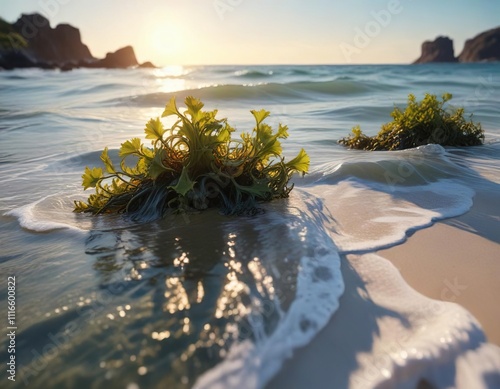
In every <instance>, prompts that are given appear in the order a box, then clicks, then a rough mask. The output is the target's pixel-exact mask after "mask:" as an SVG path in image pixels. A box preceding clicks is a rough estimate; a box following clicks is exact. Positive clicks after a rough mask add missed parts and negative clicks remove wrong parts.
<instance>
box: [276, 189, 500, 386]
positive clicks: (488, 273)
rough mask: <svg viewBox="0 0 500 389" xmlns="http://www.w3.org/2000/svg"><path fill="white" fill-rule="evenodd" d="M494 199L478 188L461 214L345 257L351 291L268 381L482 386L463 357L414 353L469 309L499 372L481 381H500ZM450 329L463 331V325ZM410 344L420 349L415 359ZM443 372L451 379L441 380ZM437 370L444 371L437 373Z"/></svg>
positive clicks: (476, 339) (499, 248)
mask: <svg viewBox="0 0 500 389" xmlns="http://www.w3.org/2000/svg"><path fill="white" fill-rule="evenodd" d="M497 199H498V195H496V194H495V193H492V192H481V191H479V192H478V193H476V196H475V197H474V205H473V207H472V209H471V210H470V211H469V212H467V213H466V214H464V215H462V216H459V217H456V218H451V219H447V220H444V221H442V222H438V223H436V224H434V225H433V226H431V227H429V228H425V229H422V230H419V231H417V232H415V233H414V234H413V235H412V236H410V237H409V238H408V239H407V241H406V242H404V243H403V244H400V245H398V246H395V247H392V248H389V249H386V250H381V251H379V252H377V253H376V254H377V255H375V254H366V255H348V256H346V257H344V258H343V259H344V260H343V263H342V273H343V276H344V280H345V284H346V291H345V292H344V295H343V296H342V298H341V302H340V307H341V308H340V309H339V311H337V312H336V313H335V315H334V317H333V318H332V319H331V320H330V322H329V324H328V325H327V326H326V327H325V328H324V329H323V330H322V331H321V332H320V333H319V334H318V336H317V337H316V338H315V339H314V340H313V342H311V344H310V345H309V346H307V347H305V348H303V349H300V350H297V351H296V352H295V353H294V355H293V357H292V358H290V359H289V360H288V361H287V362H286V363H285V365H284V368H283V369H282V370H281V372H280V373H279V374H278V375H277V376H276V377H275V378H274V380H273V381H271V382H270V384H269V385H268V386H267V387H268V388H273V389H274V388H305V387H307V388H346V387H350V388H365V387H366V388H370V387H377V388H378V387H384V388H393V387H394V388H396V387H397V388H400V387H404V388H415V387H417V388H429V387H431V388H432V387H443V386H442V385H445V386H446V385H450V384H451V385H452V386H453V387H455V385H457V387H463V388H470V387H476V386H475V385H476V384H477V381H475V380H476V379H483V378H481V377H480V372H478V371H476V372H473V374H472V375H469V376H467V374H466V372H465V370H467V369H466V368H464V366H463V365H462V368H457V369H456V370H457V371H456V372H455V368H456V367H459V366H460V365H461V364H462V362H461V359H463V357H462V356H460V357H458V358H457V359H456V360H455V361H453V357H452V352H450V350H449V349H447V348H446V347H444V348H443V350H444V354H443V355H441V357H437V363H436V364H435V365H434V366H432V365H431V366H429V365H427V366H426V365H425V364H423V363H419V361H422V360H425V359H426V355H418V349H419V344H420V345H422V344H423V343H425V338H426V336H428V335H430V334H431V335H430V336H434V337H436V336H441V333H442V332H443V330H444V328H443V322H442V320H440V318H443V317H444V318H445V320H444V321H445V322H446V321H448V323H449V325H450V328H454V330H455V331H456V330H457V328H459V327H460V324H459V323H460V322H461V320H463V321H465V319H466V318H467V315H469V313H468V312H470V313H471V314H472V315H473V316H474V317H475V318H476V319H477V321H478V322H477V323H478V325H480V326H481V327H482V329H483V330H484V332H485V334H486V336H487V341H488V342H491V343H493V344H491V343H485V339H484V338H482V337H483V334H482V333H481V331H480V329H479V328H476V329H475V330H474V331H472V333H474V334H475V335H474V336H472V337H469V336H466V337H464V338H465V339H466V341H468V342H471V343H473V344H474V346H473V347H474V348H475V349H476V350H478V349H480V348H483V350H482V351H483V356H484V355H489V356H490V357H491V359H490V361H491V365H490V366H489V367H488V368H489V369H490V370H493V371H494V372H496V373H494V374H490V375H484V377H486V376H487V377H488V378H484V379H485V382H481V384H486V385H488V387H498V386H497V385H500V375H499V373H498V372H500V366H498V360H499V358H498V356H499V355H500V349H499V348H498V347H497V345H498V344H500V330H499V328H498V323H499V321H500V309H499V308H498V303H497V302H496V298H495V296H498V295H500V285H499V284H498V279H499V277H500V262H499V261H498V260H499V258H500V244H499V241H500V235H499V234H498V221H499V219H500V207H499V204H498V200H497ZM381 257H384V258H385V259H383V258H381ZM386 259H388V260H390V262H389V261H387V260H386ZM374 263H377V265H376V266H375V265H374ZM392 265H394V266H392ZM396 268H397V269H396ZM398 270H399V271H398ZM455 303H457V304H460V306H459V305H457V304H455ZM461 307H464V308H465V309H462V308H461ZM415 328H418V330H417V331H415ZM454 330H451V332H452V333H453V331H454ZM462 330H464V329H462ZM411 331H415V332H414V333H411ZM444 332H445V333H449V332H448V331H447V330H444ZM458 332H460V330H459V331H458ZM453 334H454V336H459V337H460V335H457V332H454V333H453ZM419 337H420V339H418V338H419ZM422 342H423V343H422ZM405 350H410V353H411V351H414V352H415V353H416V355H414V356H413V357H414V358H413V359H412V356H411V355H408V352H407V351H405ZM443 350H434V351H433V352H432V353H431V354H433V356H434V357H436V354H434V353H437V354H439V353H443ZM447 353H448V354H447ZM398 355H399V356H400V357H401V363H396V364H395V366H394V364H392V365H391V362H390V359H395V360H397V356H398ZM395 356H396V358H395ZM439 362H441V363H439ZM469 362H470V360H469ZM485 368H486V367H485ZM444 372H447V373H446V374H444ZM469 373H470V371H469ZM439 374H440V375H441V376H439ZM446 375H449V377H448V382H446V378H443V377H444V376H446ZM473 376H476V378H472V377H473ZM415 377H425V378H424V379H416V378H415ZM433 377H439V378H436V380H433ZM469 379H471V381H468V380H469ZM471 385H472V386H471ZM446 387H448V386H446Z"/></svg>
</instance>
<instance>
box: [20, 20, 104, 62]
mask: <svg viewBox="0 0 500 389" xmlns="http://www.w3.org/2000/svg"><path fill="white" fill-rule="evenodd" d="M12 27H13V28H14V30H15V31H16V32H17V33H18V34H20V35H21V36H22V37H23V38H24V39H26V41H27V43H28V46H27V47H26V48H24V49H22V51H24V53H25V54H26V55H27V56H28V57H29V58H31V59H32V60H33V61H34V62H45V63H48V64H54V65H60V64H63V63H66V62H70V61H81V60H87V61H90V60H93V59H94V57H93V56H92V54H90V50H89V48H88V47H87V46H86V45H84V44H83V43H82V40H81V36H80V31H79V30H78V29H77V28H75V27H73V26H70V25H69V24H59V25H58V26H56V28H52V27H51V26H50V23H49V20H48V19H46V18H45V17H43V16H42V15H39V14H23V15H21V17H20V18H19V19H18V20H17V21H16V22H15V23H13V25H12Z"/></svg>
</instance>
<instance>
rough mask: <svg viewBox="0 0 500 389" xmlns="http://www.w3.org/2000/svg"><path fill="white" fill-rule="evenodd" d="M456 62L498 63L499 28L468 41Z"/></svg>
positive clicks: (499, 46) (499, 50) (499, 58)
mask: <svg viewBox="0 0 500 389" xmlns="http://www.w3.org/2000/svg"><path fill="white" fill-rule="evenodd" d="M458 60H459V61H460V62H482V61H500V27H497V28H493V29H491V30H488V31H485V32H483V33H481V34H479V35H477V36H475V37H474V38H472V39H468V40H467V41H466V42H465V46H464V49H463V51H462V53H460V55H459V56H458Z"/></svg>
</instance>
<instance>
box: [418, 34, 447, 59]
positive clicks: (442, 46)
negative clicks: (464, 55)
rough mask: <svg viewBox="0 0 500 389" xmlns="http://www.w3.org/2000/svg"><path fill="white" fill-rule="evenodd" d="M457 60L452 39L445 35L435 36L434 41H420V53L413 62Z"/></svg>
mask: <svg viewBox="0 0 500 389" xmlns="http://www.w3.org/2000/svg"><path fill="white" fill-rule="evenodd" d="M427 62H457V59H456V58H455V53H454V51H453V41H452V40H451V39H450V38H448V37H446V36H440V37H437V38H436V40H434V41H432V42H431V41H425V42H424V43H422V54H421V55H420V58H419V59H417V60H416V61H415V62H414V63H427Z"/></svg>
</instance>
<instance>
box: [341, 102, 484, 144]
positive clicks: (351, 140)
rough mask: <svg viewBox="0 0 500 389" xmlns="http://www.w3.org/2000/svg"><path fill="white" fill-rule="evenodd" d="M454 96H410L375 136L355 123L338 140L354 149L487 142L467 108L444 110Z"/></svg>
mask: <svg viewBox="0 0 500 389" xmlns="http://www.w3.org/2000/svg"><path fill="white" fill-rule="evenodd" d="M451 98H452V95H451V94H450V93H445V94H444V95H443V96H442V99H441V100H438V98H437V97H436V95H431V94H426V95H425V97H424V99H423V100H422V101H417V100H416V98H415V96H414V95H412V94H410V95H408V105H407V107H406V108H405V110H404V111H402V110H401V109H399V108H398V107H395V108H394V110H393V111H392V113H391V116H392V118H393V121H392V122H389V123H386V124H383V125H382V127H381V129H380V131H379V133H378V134H377V135H375V136H367V135H365V134H363V132H362V131H361V128H360V127H359V126H356V127H354V128H353V129H352V134H351V135H349V136H348V137H346V138H342V139H340V140H339V141H338V142H339V143H340V144H343V145H344V146H347V147H349V148H352V149H361V150H403V149H409V148H414V147H418V146H422V145H426V144H429V143H434V144H440V145H441V146H475V145H480V144H482V143H483V141H484V132H483V130H482V129H481V124H480V123H474V122H473V121H472V114H471V115H470V117H469V120H467V119H466V118H464V109H463V108H457V109H449V110H447V109H445V108H444V107H443V106H444V104H445V103H446V102H447V101H449V100H451Z"/></svg>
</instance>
